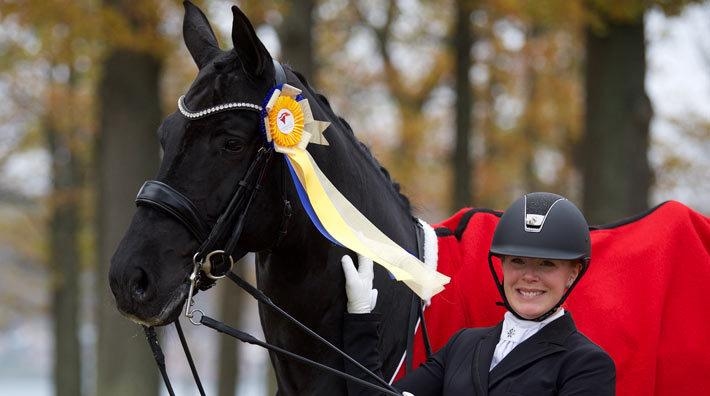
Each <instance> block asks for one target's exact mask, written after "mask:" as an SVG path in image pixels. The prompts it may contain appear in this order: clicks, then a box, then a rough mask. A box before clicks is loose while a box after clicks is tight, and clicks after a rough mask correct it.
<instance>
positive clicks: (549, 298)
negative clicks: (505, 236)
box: [503, 256, 582, 320]
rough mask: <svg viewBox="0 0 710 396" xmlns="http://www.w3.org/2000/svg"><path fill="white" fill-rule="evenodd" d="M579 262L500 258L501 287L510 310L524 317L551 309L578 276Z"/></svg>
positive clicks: (530, 318) (531, 318)
mask: <svg viewBox="0 0 710 396" xmlns="http://www.w3.org/2000/svg"><path fill="white" fill-rule="evenodd" d="M581 268H582V265H581V264H580V263H578V262H574V261H572V260H547V259H539V258H532V257H517V256H506V257H504V258H503V290H504V291H505V295H506V296H507V297H506V298H507V299H508V303H509V304H510V306H511V307H512V308H513V310H514V311H515V312H516V313H517V314H518V315H520V316H522V317H523V318H525V319H527V320H533V319H535V318H538V317H540V316H542V315H544V314H545V313H546V312H548V311H550V310H551V309H552V308H553V307H554V306H555V305H557V302H558V301H560V300H561V299H562V296H563V295H564V294H565V292H566V291H567V290H568V289H569V287H570V286H572V283H573V282H574V281H575V280H576V279H577V276H578V275H579V271H580V269H581Z"/></svg>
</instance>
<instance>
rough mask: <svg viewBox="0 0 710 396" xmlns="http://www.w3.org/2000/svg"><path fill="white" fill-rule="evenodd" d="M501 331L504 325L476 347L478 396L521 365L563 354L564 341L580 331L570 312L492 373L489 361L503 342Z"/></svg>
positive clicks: (509, 357)
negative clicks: (498, 345)
mask: <svg viewBox="0 0 710 396" xmlns="http://www.w3.org/2000/svg"><path fill="white" fill-rule="evenodd" d="M502 329H503V323H502V322H501V323H499V324H498V326H496V327H494V328H493V329H492V330H491V331H490V332H488V333H487V334H486V335H485V336H483V337H482V338H481V340H480V341H479V342H478V343H477V345H476V350H475V351H474V353H473V359H474V362H473V364H472V369H473V372H472V375H473V383H474V386H475V388H476V394H483V395H486V394H488V389H489V388H490V387H491V386H494V385H495V384H496V383H498V382H499V381H500V380H502V379H503V378H505V377H506V376H507V375H508V374H509V373H511V372H512V371H515V370H516V369H518V368H519V367H521V366H524V365H527V364H530V363H531V362H533V361H535V360H538V359H540V358H543V357H545V356H548V355H551V354H554V353H558V352H561V351H564V350H565V348H564V346H563V345H564V342H565V340H566V339H567V337H569V336H570V335H571V334H572V333H574V332H575V331H577V328H576V327H575V325H574V321H573V320H572V316H571V315H570V313H569V312H565V314H564V316H562V317H560V318H559V319H557V320H554V321H552V322H551V323H550V324H548V325H547V326H545V327H543V328H542V329H541V330H540V331H538V332H537V333H535V334H534V335H533V336H531V337H530V338H528V339H527V340H525V341H524V342H522V343H520V345H518V346H517V347H515V348H514V349H513V350H512V351H511V352H510V353H509V354H508V356H506V357H505V358H504V359H503V360H501V361H500V363H498V365H497V366H495V367H494V368H493V370H490V362H491V359H492V358H493V352H494V351H495V347H496V345H497V344H498V341H499V340H500V334H501V331H502ZM489 371H490V372H489Z"/></svg>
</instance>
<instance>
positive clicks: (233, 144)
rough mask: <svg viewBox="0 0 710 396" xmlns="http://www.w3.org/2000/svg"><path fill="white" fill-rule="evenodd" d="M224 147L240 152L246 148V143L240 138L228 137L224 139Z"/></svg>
mask: <svg viewBox="0 0 710 396" xmlns="http://www.w3.org/2000/svg"><path fill="white" fill-rule="evenodd" d="M224 149H225V150H227V151H231V152H233V153H240V152H241V151H242V150H244V145H243V144H242V142H241V141H240V140H239V139H227V140H225V141H224Z"/></svg>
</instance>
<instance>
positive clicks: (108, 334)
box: [0, 0, 710, 396]
mask: <svg viewBox="0 0 710 396" xmlns="http://www.w3.org/2000/svg"><path fill="white" fill-rule="evenodd" d="M196 3H197V4H198V5H199V6H201V7H202V9H203V10H204V11H205V13H206V14H207V15H208V17H209V18H210V20H211V21H212V24H213V28H214V29H215V30H216V33H217V35H218V36H219V37H220V39H221V40H220V41H221V43H222V46H223V48H230V47H231V46H232V44H231V40H230V39H229V37H230V36H229V34H230V31H231V18H232V16H231V15H232V14H231V12H230V8H229V7H230V6H231V5H233V4H234V2H232V1H224V0H219V1H218V0H203V1H196ZM236 4H238V5H239V6H240V7H241V8H242V9H243V10H244V11H245V13H246V14H247V15H248V16H249V17H250V18H251V21H252V23H253V24H254V25H255V27H256V29H257V32H258V34H259V36H260V37H261V39H262V40H263V41H264V43H265V44H266V46H267V48H268V49H269V50H270V51H271V53H272V55H273V56H274V57H276V58H277V59H280V60H281V61H283V62H285V63H288V64H290V65H291V66H292V67H293V68H295V69H297V70H300V71H301V72H303V74H304V75H305V76H306V77H307V78H308V79H309V81H310V82H311V85H313V86H314V87H316V88H317V89H318V90H319V91H320V92H322V93H324V94H325V95H326V96H327V97H328V99H329V100H330V102H331V104H332V105H333V107H334V109H335V110H336V112H337V113H339V114H341V115H342V116H343V117H344V118H345V119H346V120H348V121H349V122H350V123H351V125H352V126H353V129H354V131H355V133H356V135H357V136H358V137H359V138H360V139H361V140H362V141H364V142H365V143H366V144H368V145H369V146H370V147H371V149H372V151H373V152H374V153H375V155H376V156H377V157H378V158H379V160H380V161H381V162H382V163H383V164H384V165H385V166H386V167H387V168H388V170H389V171H390V173H391V174H392V175H393V177H394V178H395V179H396V180H397V181H398V182H399V183H401V185H402V188H403V192H404V193H405V194H406V195H408V196H409V198H410V199H411V200H412V202H413V203H414V206H415V208H416V214H417V215H418V216H419V217H421V218H423V219H424V220H426V221H428V222H430V223H432V224H433V223H437V222H439V221H441V220H443V219H445V218H446V217H448V216H449V215H451V214H453V213H454V212H455V211H456V210H458V209H460V208H463V207H466V206H476V207H489V208H494V209H502V208H505V207H506V206H507V204H508V203H509V202H511V201H512V200H513V199H514V198H516V197H518V196H519V195H520V194H522V193H523V192H527V191H539V190H546V191H552V192H557V193H560V194H562V195H565V196H568V197H569V198H570V199H572V200H573V201H574V202H576V203H577V204H578V205H580V206H581V207H582V208H583V211H584V213H585V214H586V215H587V217H588V220H589V221H590V223H593V224H602V223H607V222H611V221H615V220H619V219H622V218H624V217H626V216H631V215H634V214H637V213H639V212H642V211H644V210H646V209H648V208H650V207H653V206H655V205H657V204H659V203H661V202H663V201H665V200H669V199H674V200H679V201H681V202H683V203H685V204H686V205H688V206H690V207H692V208H694V209H695V210H697V211H700V212H703V213H705V214H706V215H708V214H710V200H708V199H707V197H708V196H710V2H708V1H688V0H655V1H642V0H625V1H613V0H586V1H582V0H539V1H534V2H533V1H523V0H517V1H516V0H499V1H495V0H440V1H426V0H399V1H394V0H390V1H384V0H295V1H277V0H263V1H256V0H255V1H240V2H237V3H236ZM182 15H183V7H182V4H181V2H178V1H171V0H144V1H140V2H135V1H128V0H104V1H100V0H42V1H39V0H27V1H22V0H15V1H13V0H0V97H1V98H2V101H1V102H0V268H1V269H2V275H0V361H2V364H0V395H29V396H39V395H62V396H64V395H128V394H130V395H158V394H161V393H164V390H163V389H162V384H161V383H160V382H159V377H158V371H157V369H156V367H155V363H154V362H153V361H152V358H151V356H150V353H149V350H148V346H147V344H146V342H145V339H144V336H143V332H142V330H141V329H140V328H139V327H138V326H137V325H135V324H133V323H131V322H129V321H128V320H126V319H124V318H122V317H120V316H119V315H118V314H117V313H116V311H115V308H114V306H113V302H112V298H111V297H110V295H109V293H108V287H107V282H106V280H107V268H108V260H109V258H110V256H111V254H112V252H113V249H114V248H115V246H116V244H117V243H118V239H119V238H120V236H121V235H122V234H123V232H124V230H125V229H126V227H127V225H128V222H129V220H130V216H131V215H132V213H133V210H134V209H133V198H134V197H135V194H136V192H137V190H138V188H139V187H140V185H141V184H142V182H143V181H144V180H146V179H150V178H152V176H153V174H154V172H155V171H156V170H157V166H158V163H159V155H160V154H159V147H158V140H157V138H156V135H155V131H156V129H157V127H158V125H159V123H160V120H161V119H162V118H163V117H164V116H165V115H166V114H169V113H171V112H173V111H175V107H176V105H175V103H176V99H177V98H178V97H179V95H181V94H182V93H183V92H185V91H186V89H187V87H188V86H189V84H190V82H191V81H192V79H193V78H194V76H195V74H196V71H197V70H196V67H195V66H194V64H193V63H192V60H191V58H190V56H189V54H188V52H187V50H186V49H185V48H184V45H183V42H182V36H181V31H182ZM239 268H240V271H242V272H243V274H244V275H245V276H247V277H249V276H253V259H252V258H251V257H249V256H248V257H247V258H245V259H244V260H243V262H242V263H241V265H240V267H239ZM197 300H198V304H199V305H200V306H201V307H202V308H204V310H205V311H206V312H214V314H213V315H212V316H215V317H217V318H224V319H225V321H227V322H228V323H234V324H237V327H239V328H242V329H245V330H248V331H250V332H252V333H254V334H255V335H258V336H260V334H261V333H260V330H259V322H258V316H257V313H256V308H255V305H254V304H253V303H252V302H251V301H249V300H248V299H247V298H246V297H244V296H243V295H242V294H241V293H240V292H238V291H237V290H236V289H235V288H234V287H233V286H232V285H231V284H226V283H224V282H223V283H222V284H220V285H218V286H217V287H215V288H214V289H212V290H210V292H209V293H201V294H200V295H199V296H198V298H197ZM184 327H187V328H186V333H187V335H188V337H189V338H190V339H191V340H192V348H193V354H194V355H195V359H196V361H197V365H198V368H199V369H200V372H201V373H202V376H203V381H204V382H205V383H206V386H207V391H208V393H209V394H213V395H220V396H222V395H233V394H238V395H263V394H274V389H275V385H274V383H273V375H272V374H271V373H270V366H269V363H268V358H267V357H266V355H265V353H263V352H262V351H261V350H258V349H255V348H251V347H245V346H243V345H236V344H235V343H234V342H232V341H231V340H228V339H226V338H224V337H220V336H218V335H217V334H214V333H212V332H211V331H209V330H208V329H202V328H196V327H194V326H191V325H189V324H185V325H184ZM162 339H163V344H164V345H165V348H166V353H167V355H168V357H167V361H168V370H169V372H170V373H171V375H172V377H173V380H174V381H175V382H176V385H177V386H176V387H177V392H178V394H181V395H187V394H195V393H196V390H195V388H194V385H192V384H191V383H190V377H189V370H188V368H187V364H186V363H185V359H184V357H183V356H182V355H181V351H180V350H179V349H176V348H179V342H178V339H177V336H176V334H175V331H174V330H173V329H172V328H171V329H167V330H163V334H162Z"/></svg>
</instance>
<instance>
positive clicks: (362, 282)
mask: <svg viewBox="0 0 710 396" xmlns="http://www.w3.org/2000/svg"><path fill="white" fill-rule="evenodd" d="M357 260H358V263H359V265H358V269H357V270H356V269H355V265H354V264H353V260H352V259H351V258H350V256H343V258H342V259H340V262H341V263H342V264H343V273H344V274H345V294H347V296H348V312H349V313H351V314H364V313H370V312H372V310H373V309H374V308H375V304H376V303H377V289H373V288H372V279H373V278H374V277H375V276H374V273H373V272H372V260H370V259H369V258H367V257H363V256H360V255H359V254H358V256H357Z"/></svg>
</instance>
